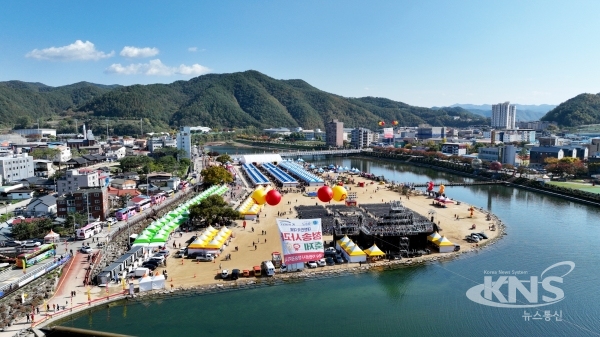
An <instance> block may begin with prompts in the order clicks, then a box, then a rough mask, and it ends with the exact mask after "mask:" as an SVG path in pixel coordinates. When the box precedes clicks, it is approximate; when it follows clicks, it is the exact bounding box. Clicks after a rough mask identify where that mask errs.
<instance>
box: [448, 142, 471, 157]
mask: <svg viewBox="0 0 600 337" xmlns="http://www.w3.org/2000/svg"><path fill="white" fill-rule="evenodd" d="M442 153H444V154H450V155H455V156H462V155H465V154H467V144H462V143H444V144H442Z"/></svg>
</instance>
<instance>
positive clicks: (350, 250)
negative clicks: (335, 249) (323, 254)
mask: <svg viewBox="0 0 600 337" xmlns="http://www.w3.org/2000/svg"><path fill="white" fill-rule="evenodd" d="M342 254H344V257H345V258H346V260H347V261H348V262H350V263H358V262H367V254H365V252H363V251H362V249H360V248H358V246H357V245H352V246H351V245H348V246H346V248H345V249H344V250H343V251H342Z"/></svg>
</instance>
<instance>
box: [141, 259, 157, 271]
mask: <svg viewBox="0 0 600 337" xmlns="http://www.w3.org/2000/svg"><path fill="white" fill-rule="evenodd" d="M158 265H159V262H158V261H153V260H149V261H146V262H144V263H142V267H144V268H148V269H150V270H154V269H156V268H158Z"/></svg>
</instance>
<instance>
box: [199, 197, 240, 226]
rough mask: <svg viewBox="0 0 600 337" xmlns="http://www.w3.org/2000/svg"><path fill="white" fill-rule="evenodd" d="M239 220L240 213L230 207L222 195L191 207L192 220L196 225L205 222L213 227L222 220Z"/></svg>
mask: <svg viewBox="0 0 600 337" xmlns="http://www.w3.org/2000/svg"><path fill="white" fill-rule="evenodd" d="M239 218H240V212H238V211H236V210H234V209H233V208H231V207H229V205H227V202H225V200H223V197H221V196H220V195H211V196H209V197H208V198H206V199H204V200H203V201H202V202H201V203H199V204H196V205H192V206H191V207H190V220H191V221H192V222H195V223H198V222H202V221H205V222H206V223H207V224H208V225H211V224H213V223H216V222H219V221H220V220H225V219H239Z"/></svg>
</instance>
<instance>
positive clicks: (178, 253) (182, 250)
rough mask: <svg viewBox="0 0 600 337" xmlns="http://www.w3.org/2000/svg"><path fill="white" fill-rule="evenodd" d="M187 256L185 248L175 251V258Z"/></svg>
mask: <svg viewBox="0 0 600 337" xmlns="http://www.w3.org/2000/svg"><path fill="white" fill-rule="evenodd" d="M186 255H187V248H181V249H180V250H178V251H177V253H175V255H174V256H175V257H184V256H186Z"/></svg>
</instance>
